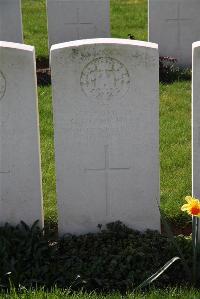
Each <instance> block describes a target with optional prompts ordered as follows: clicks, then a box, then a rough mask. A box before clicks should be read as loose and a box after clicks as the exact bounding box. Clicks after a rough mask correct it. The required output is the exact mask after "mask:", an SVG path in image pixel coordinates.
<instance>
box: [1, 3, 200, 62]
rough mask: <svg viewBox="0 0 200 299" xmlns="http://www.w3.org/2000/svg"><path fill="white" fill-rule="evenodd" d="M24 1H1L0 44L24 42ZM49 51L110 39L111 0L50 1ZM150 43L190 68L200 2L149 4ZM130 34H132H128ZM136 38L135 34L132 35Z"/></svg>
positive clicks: (199, 22)
mask: <svg viewBox="0 0 200 299" xmlns="http://www.w3.org/2000/svg"><path fill="white" fill-rule="evenodd" d="M20 1H21V0H0V40H4V41H11V42H18V43H22V42H23V37H22V36H23V34H22V18H21V2H20ZM46 2H47V3H46V6H47V18H48V36H49V47H50V46H51V45H53V44H57V43H61V42H67V41H72V40H77V39H88V38H99V37H102V38H105V37H109V36H110V17H109V6H110V1H109V0H46ZM148 4H149V5H148V6H149V13H148V20H149V39H148V40H149V41H150V42H154V43H158V45H159V53H160V55H161V56H171V57H174V58H176V59H177V61H178V64H179V65H180V66H184V67H190V66H191V63H192V56H191V46H192V43H193V42H195V41H197V40H200V31H199V30H198V28H199V27H200V18H199V13H200V1H199V0H148ZM128 33H130V32H128ZM132 33H133V34H134V32H132Z"/></svg>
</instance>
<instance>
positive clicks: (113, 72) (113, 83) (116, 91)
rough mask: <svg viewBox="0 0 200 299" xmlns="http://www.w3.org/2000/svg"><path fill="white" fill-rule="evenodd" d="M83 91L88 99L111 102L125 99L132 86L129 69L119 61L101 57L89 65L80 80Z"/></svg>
mask: <svg viewBox="0 0 200 299" xmlns="http://www.w3.org/2000/svg"><path fill="white" fill-rule="evenodd" d="M80 84H81V88H82V91H83V92H84V94H85V95H86V96H88V97H95V98H97V99H99V100H110V99H111V98H112V97H120V98H121V97H123V96H124V95H125V94H126V93H127V91H128V89H129V85H130V76H129V73H128V70H127V68H126V67H125V65H124V64H123V63H121V62H120V61H119V60H117V59H114V58H111V57H99V58H96V59H94V60H92V61H91V62H90V63H88V64H87V65H86V66H85V67H84V69H83V71H82V73H81V78H80Z"/></svg>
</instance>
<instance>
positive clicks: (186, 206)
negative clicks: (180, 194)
mask: <svg viewBox="0 0 200 299" xmlns="http://www.w3.org/2000/svg"><path fill="white" fill-rule="evenodd" d="M189 207H190V205H189V204H188V203H186V204H185V205H183V206H182V207H181V211H187V210H188V209H189Z"/></svg>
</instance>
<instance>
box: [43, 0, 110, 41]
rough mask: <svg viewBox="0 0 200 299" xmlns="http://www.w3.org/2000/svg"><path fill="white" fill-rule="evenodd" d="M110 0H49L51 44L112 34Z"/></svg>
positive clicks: (48, 14)
mask: <svg viewBox="0 0 200 299" xmlns="http://www.w3.org/2000/svg"><path fill="white" fill-rule="evenodd" d="M109 10H110V0H56V1H55V0H47V16H48V36H49V46H51V45H53V44H57V43H62V42H68V41H72V40H78V39H86V38H98V37H109V36H110V18H109Z"/></svg>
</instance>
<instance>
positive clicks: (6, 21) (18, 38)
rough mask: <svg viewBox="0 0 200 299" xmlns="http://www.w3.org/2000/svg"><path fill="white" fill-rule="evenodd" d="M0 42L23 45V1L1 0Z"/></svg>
mask: <svg viewBox="0 0 200 299" xmlns="http://www.w3.org/2000/svg"><path fill="white" fill-rule="evenodd" d="M0 40H1V41H7V42H15V43H23V33H22V14H21V0H0Z"/></svg>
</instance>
